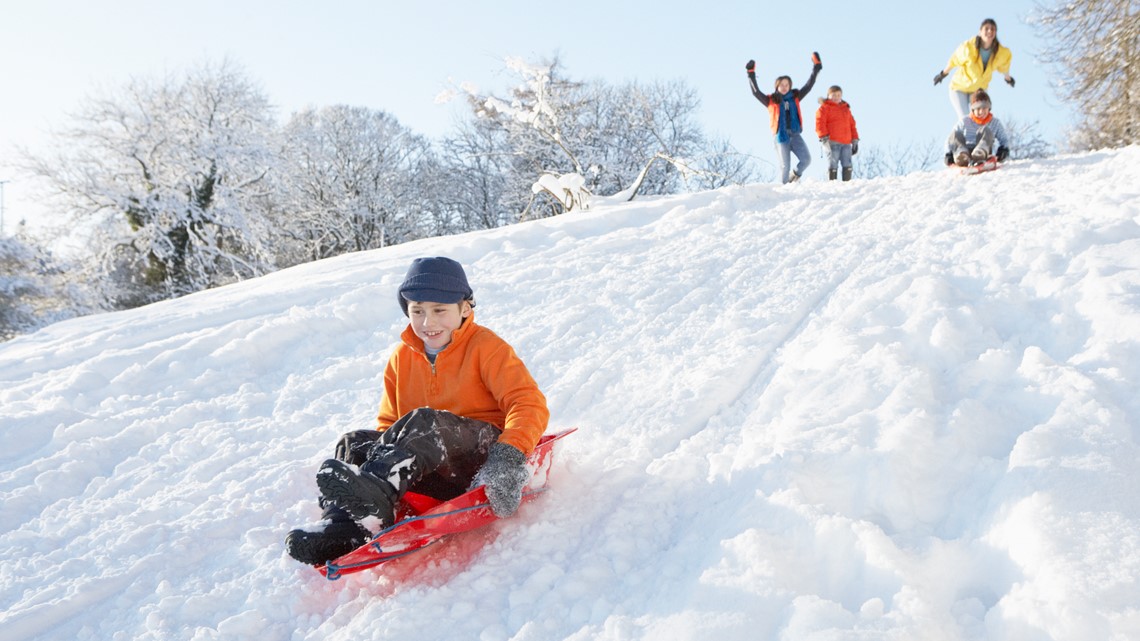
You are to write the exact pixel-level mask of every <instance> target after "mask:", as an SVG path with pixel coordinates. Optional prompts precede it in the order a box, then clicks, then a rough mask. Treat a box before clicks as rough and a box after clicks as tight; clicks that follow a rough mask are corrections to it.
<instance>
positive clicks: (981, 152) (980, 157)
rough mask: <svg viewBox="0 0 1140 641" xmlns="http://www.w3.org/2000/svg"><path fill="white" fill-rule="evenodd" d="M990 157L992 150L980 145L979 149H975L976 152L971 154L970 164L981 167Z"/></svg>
mask: <svg viewBox="0 0 1140 641" xmlns="http://www.w3.org/2000/svg"><path fill="white" fill-rule="evenodd" d="M989 157H990V150H989V149H986V148H985V147H983V146H981V145H978V146H977V147H974V151H972V152H971V153H970V162H971V164H974V165H980V164H982V163H984V162H985V161H986V158H989Z"/></svg>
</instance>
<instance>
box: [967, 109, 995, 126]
mask: <svg viewBox="0 0 1140 641" xmlns="http://www.w3.org/2000/svg"><path fill="white" fill-rule="evenodd" d="M970 118H971V119H972V120H973V121H974V122H976V123H977V124H979V125H988V124H989V122H990V121H991V120H993V119H994V112H992V111H991V112H989V113H988V114H986V117H985V118H979V117H977V116H975V115H974V114H973V112H971V113H970Z"/></svg>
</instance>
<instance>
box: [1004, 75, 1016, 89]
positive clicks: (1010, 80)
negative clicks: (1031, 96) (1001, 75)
mask: <svg viewBox="0 0 1140 641" xmlns="http://www.w3.org/2000/svg"><path fill="white" fill-rule="evenodd" d="M1005 82H1006V84H1008V85H1009V86H1010V87H1012V86H1013V85H1014V80H1013V76H1010V77H1008V78H1006V79H1005Z"/></svg>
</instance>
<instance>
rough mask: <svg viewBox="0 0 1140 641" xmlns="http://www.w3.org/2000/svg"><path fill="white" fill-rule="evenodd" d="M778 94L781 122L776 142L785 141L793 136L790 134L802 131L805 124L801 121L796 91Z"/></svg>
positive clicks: (778, 126)
mask: <svg viewBox="0 0 1140 641" xmlns="http://www.w3.org/2000/svg"><path fill="white" fill-rule="evenodd" d="M776 95H777V96H780V122H779V124H778V125H777V127H776V142H781V143H784V142H788V140H789V139H790V138H791V135H790V134H798V133H800V132H802V131H803V125H802V124H801V123H800V113H799V109H797V108H796V96H795V92H794V91H789V92H788V93H786V94H783V95H781V94H779V93H777V94H776Z"/></svg>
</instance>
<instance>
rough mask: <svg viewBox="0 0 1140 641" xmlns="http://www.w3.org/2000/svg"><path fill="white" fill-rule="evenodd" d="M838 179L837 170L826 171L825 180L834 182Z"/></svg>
mask: <svg viewBox="0 0 1140 641" xmlns="http://www.w3.org/2000/svg"><path fill="white" fill-rule="evenodd" d="M838 177H839V170H838V169H828V170H827V179H828V180H835V179H836V178H838Z"/></svg>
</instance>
